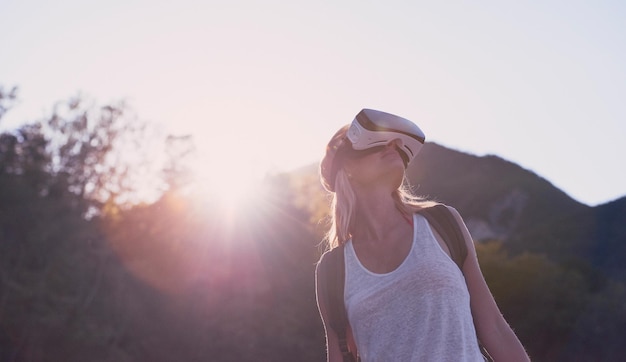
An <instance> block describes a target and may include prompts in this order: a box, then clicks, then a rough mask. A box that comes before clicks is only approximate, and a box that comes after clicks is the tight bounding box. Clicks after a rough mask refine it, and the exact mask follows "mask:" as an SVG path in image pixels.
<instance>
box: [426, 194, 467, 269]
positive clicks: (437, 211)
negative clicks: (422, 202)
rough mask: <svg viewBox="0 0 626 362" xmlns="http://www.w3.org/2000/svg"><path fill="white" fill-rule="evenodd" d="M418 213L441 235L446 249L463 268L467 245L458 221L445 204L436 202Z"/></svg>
mask: <svg viewBox="0 0 626 362" xmlns="http://www.w3.org/2000/svg"><path fill="white" fill-rule="evenodd" d="M418 213H419V214H420V215H422V216H424V217H425V218H426V220H428V223H429V224H430V225H431V226H432V227H433V228H434V229H435V230H436V231H437V233H439V235H441V237H442V238H443V240H444V241H445V243H446V245H447V246H448V249H450V256H451V257H452V260H454V262H455V263H456V265H458V267H459V269H461V270H462V269H463V263H465V258H466V257H467V245H466V244H465V237H464V236H463V231H461V227H460V226H459V223H458V221H457V220H456V218H455V217H454V215H453V214H452V212H451V211H450V209H448V207H447V206H446V205H443V204H437V205H435V206H431V207H427V208H424V209H421V210H419V211H418Z"/></svg>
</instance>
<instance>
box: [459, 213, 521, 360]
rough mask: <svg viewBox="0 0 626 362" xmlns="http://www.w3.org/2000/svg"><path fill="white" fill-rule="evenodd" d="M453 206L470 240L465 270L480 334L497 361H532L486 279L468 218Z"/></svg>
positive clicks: (475, 320) (473, 312)
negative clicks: (466, 221) (462, 215)
mask: <svg viewBox="0 0 626 362" xmlns="http://www.w3.org/2000/svg"><path fill="white" fill-rule="evenodd" d="M450 210H451V211H452V213H453V215H454V216H455V218H456V219H457V221H458V223H459V225H460V226H461V230H462V231H463V236H464V237H465V243H466V244H467V258H466V259H465V263H464V264H463V274H464V275H465V280H466V283H467V288H468V290H469V294H470V306H471V309H472V316H473V317H474V324H475V326H476V332H477V334H478V338H479V339H480V341H481V343H482V344H483V345H484V346H485V348H486V349H487V352H489V354H490V355H491V357H493V359H494V361H529V360H530V358H529V357H528V354H527V353H526V351H525V350H524V347H523V346H522V344H521V342H520V341H519V339H518V338H517V336H516V335H515V333H514V332H513V330H512V329H511V327H510V326H509V324H508V323H507V322H506V320H505V319H504V317H503V316H502V313H501V312H500V309H499V308H498V305H497V304H496V301H495V300H494V298H493V295H492V294H491V291H490V290H489V287H488V286H487V283H486V282H485V278H484V277H483V274H482V272H481V270H480V266H479V264H478V257H477V256H476V248H475V247H474V241H473V240H472V236H471V235H470V233H469V231H468V230H467V226H465V222H464V221H463V219H462V217H461V215H460V214H459V213H458V212H457V211H456V210H455V209H454V208H452V207H450Z"/></svg>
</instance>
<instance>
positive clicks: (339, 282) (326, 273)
mask: <svg viewBox="0 0 626 362" xmlns="http://www.w3.org/2000/svg"><path fill="white" fill-rule="evenodd" d="M318 282H319V283H322V284H321V285H320V287H321V288H320V289H321V290H322V291H323V292H324V295H322V296H320V297H321V298H324V301H325V305H326V308H327V311H326V312H327V313H328V324H329V326H330V327H331V328H332V329H333V330H334V331H335V333H336V334H337V339H338V341H339V349H340V350H341V354H342V356H343V360H344V362H354V361H356V359H355V357H354V355H353V354H352V353H351V352H350V348H349V347H348V328H349V322H348V315H347V313H346V308H345V304H344V300H343V294H344V283H345V259H344V246H343V245H342V246H338V247H336V248H334V249H332V250H330V251H328V252H326V253H325V254H324V255H323V256H322V258H321V260H320V263H319V266H318Z"/></svg>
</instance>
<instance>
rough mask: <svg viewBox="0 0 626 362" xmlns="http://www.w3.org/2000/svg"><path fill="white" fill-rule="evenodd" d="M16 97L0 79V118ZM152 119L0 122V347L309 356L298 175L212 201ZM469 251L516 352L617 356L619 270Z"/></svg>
mask: <svg viewBox="0 0 626 362" xmlns="http://www.w3.org/2000/svg"><path fill="white" fill-rule="evenodd" d="M16 97H17V93H16V91H14V90H8V91H6V90H2V89H0V122H1V117H2V115H3V114H4V113H5V112H6V111H9V110H10V108H11V105H12V103H13V102H14V101H15V99H16ZM152 132H153V131H151V130H150V128H149V127H148V126H147V125H145V124H142V123H141V122H139V121H137V119H136V118H135V117H133V116H132V115H130V114H129V112H128V111H127V109H126V107H125V105H124V104H123V103H119V104H114V105H106V106H97V105H94V104H93V103H89V102H86V101H85V100H84V99H71V100H69V101H67V102H61V103H59V105H58V106H57V107H55V110H54V111H53V112H52V114H51V115H50V117H48V118H46V119H43V120H39V121H34V122H32V123H30V124H26V125H24V126H21V127H20V128H18V129H16V130H10V131H6V132H4V133H2V134H1V135H0V277H1V280H0V361H116V362H118V361H122V362H123V361H151V362H152V361H156V362H158V361H321V360H324V356H325V352H324V337H323V328H322V325H321V321H320V320H319V317H318V314H317V309H316V304H315V295H314V278H313V271H314V264H315V261H316V260H317V258H318V257H319V255H320V252H321V248H320V246H319V241H320V237H321V230H322V229H323V225H322V224H320V222H319V220H320V219H322V218H323V216H324V215H325V213H326V212H327V207H328V205H327V199H326V197H325V195H324V194H323V193H322V190H321V188H320V186H319V182H318V181H317V179H316V177H315V175H312V174H308V173H302V174H300V173H293V174H280V175H271V176H268V177H267V178H266V179H265V180H264V181H263V182H262V185H260V191H259V193H260V194H261V196H262V197H261V198H260V200H257V202H255V203H250V204H249V205H247V207H246V208H242V209H240V210H237V212H235V211H232V212H227V211H226V210H225V209H223V208H220V207H219V206H217V204H216V203H214V202H212V200H210V199H208V200H201V199H198V198H197V197H196V196H195V194H194V191H193V184H192V182H191V180H192V176H191V170H189V169H187V168H186V167H185V166H184V162H182V160H183V159H184V158H185V157H186V155H188V154H189V153H190V152H191V150H192V149H193V145H192V144H191V142H192V140H191V139H190V138H188V137H173V136H167V135H164V136H162V137H154V133H152ZM159 142H160V143H161V144H159ZM155 150H158V152H163V154H164V157H163V158H162V160H163V161H162V163H161V164H154V160H155V159H161V158H158V157H155V155H154V152H157V151H155ZM129 153H131V154H133V155H134V156H133V157H132V158H130V159H129V158H128V157H124V155H128V154H129ZM144 156H145V157H144ZM146 176H148V177H146ZM146 180H149V181H150V183H147V182H148V181H146ZM146 190H150V192H149V193H146ZM478 252H479V257H480V260H481V263H482V267H483V270H484V273H485V277H486V279H487V281H488V283H489V285H490V287H491V288H492V291H493V292H494V295H495V297H496V299H497V300H498V302H499V304H500V306H501V308H502V311H503V313H504V314H505V315H506V317H507V319H508V320H509V321H510V322H511V324H512V325H513V327H514V328H515V330H516V331H517V333H518V335H519V336H520V338H521V339H522V341H523V343H524V345H525V346H526V347H527V348H528V350H529V352H530V354H531V355H532V356H533V359H534V360H537V361H541V360H544V361H558V360H562V361H565V360H567V361H577V360H579V361H589V360H602V361H617V360H620V359H621V358H622V356H623V355H625V353H626V348H625V347H624V346H623V344H622V342H621V340H623V337H624V336H626V308H625V305H624V301H625V300H626V294H625V291H624V286H623V284H620V283H617V282H614V281H611V280H609V279H606V278H604V277H601V276H598V275H596V274H594V273H593V271H592V270H588V269H586V268H585V267H583V266H581V265H577V264H568V265H565V264H557V263H555V262H553V261H551V260H549V259H547V258H545V257H541V256H538V255H533V254H521V255H517V256H515V257H510V256H509V255H508V254H507V251H506V245H505V244H503V243H501V242H498V241H493V242H488V243H484V244H480V245H479V246H478Z"/></svg>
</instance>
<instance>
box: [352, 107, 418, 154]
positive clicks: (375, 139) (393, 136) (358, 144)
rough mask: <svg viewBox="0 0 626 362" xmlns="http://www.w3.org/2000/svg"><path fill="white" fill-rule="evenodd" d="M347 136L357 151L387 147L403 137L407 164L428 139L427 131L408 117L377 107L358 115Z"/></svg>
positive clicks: (402, 148)
mask: <svg viewBox="0 0 626 362" xmlns="http://www.w3.org/2000/svg"><path fill="white" fill-rule="evenodd" d="M347 137H348V139H349V140H350V143H351V144H352V148H353V149H354V150H366V149H369V148H372V147H379V146H385V145H387V144H388V143H389V142H391V141H393V140H399V141H400V143H401V145H400V148H399V150H400V151H401V152H400V155H401V156H403V157H402V158H403V160H404V164H405V166H406V165H408V164H409V163H410V162H411V161H412V160H413V158H415V156H416V155H417V154H418V152H419V151H420V149H421V148H422V146H423V145H424V141H425V138H426V137H425V135H424V132H422V130H421V129H420V128H419V127H418V126H417V125H416V124H415V123H413V122H411V121H409V120H408V119H405V118H402V117H399V116H396V115H393V114H390V113H385V112H381V111H376V110H373V109H363V110H361V112H359V113H358V114H357V115H356V117H355V118H354V120H353V121H352V124H350V128H348V134H347ZM403 154H404V155H403Z"/></svg>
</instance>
